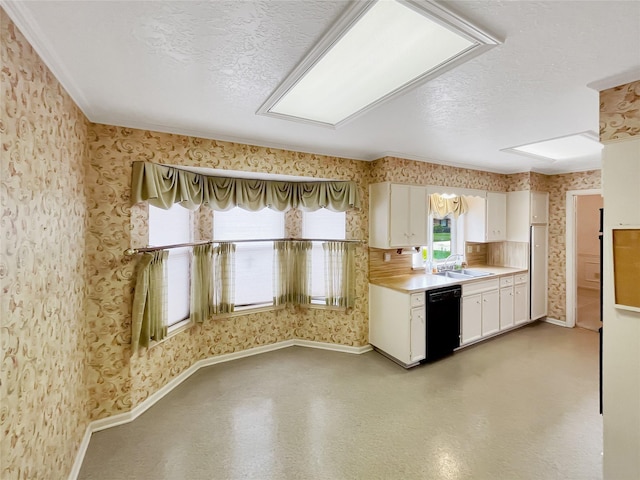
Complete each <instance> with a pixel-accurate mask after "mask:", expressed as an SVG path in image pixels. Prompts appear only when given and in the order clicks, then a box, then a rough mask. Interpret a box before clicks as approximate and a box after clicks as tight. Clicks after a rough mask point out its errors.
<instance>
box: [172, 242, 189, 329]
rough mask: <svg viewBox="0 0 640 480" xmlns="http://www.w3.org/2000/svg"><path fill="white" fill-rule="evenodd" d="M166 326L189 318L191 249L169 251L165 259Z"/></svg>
mask: <svg viewBox="0 0 640 480" xmlns="http://www.w3.org/2000/svg"><path fill="white" fill-rule="evenodd" d="M167 277H168V281H167V283H168V286H167V311H168V315H167V325H168V326H171V325H173V324H174V323H178V322H180V321H182V320H184V319H185V318H187V317H188V316H189V309H190V305H189V298H190V295H191V292H190V287H191V249H190V248H189V247H187V248H176V249H173V250H169V258H168V259H167Z"/></svg>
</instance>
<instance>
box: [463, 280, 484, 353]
mask: <svg viewBox="0 0 640 480" xmlns="http://www.w3.org/2000/svg"><path fill="white" fill-rule="evenodd" d="M481 338H482V294H480V293H478V294H476V295H468V296H466V297H462V322H461V325H460V344H461V345H465V344H467V343H471V342H475V341H476V340H480V339H481Z"/></svg>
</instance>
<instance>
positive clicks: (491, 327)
mask: <svg viewBox="0 0 640 480" xmlns="http://www.w3.org/2000/svg"><path fill="white" fill-rule="evenodd" d="M499 331H500V298H499V293H498V290H492V291H490V292H485V293H483V294H482V336H483V337H488V336H489V335H493V334H494V333H498V332H499Z"/></svg>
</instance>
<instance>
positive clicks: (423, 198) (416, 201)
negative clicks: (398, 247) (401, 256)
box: [409, 186, 427, 247]
mask: <svg viewBox="0 0 640 480" xmlns="http://www.w3.org/2000/svg"><path fill="white" fill-rule="evenodd" d="M409 215H410V216H409V242H410V245H411V246H414V247H419V246H422V245H426V244H427V189H426V188H425V187H415V186H412V187H409Z"/></svg>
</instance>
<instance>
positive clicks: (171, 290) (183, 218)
mask: <svg viewBox="0 0 640 480" xmlns="http://www.w3.org/2000/svg"><path fill="white" fill-rule="evenodd" d="M190 241H191V212H190V211H189V210H187V209H186V208H184V207H181V206H180V205H178V204H175V205H173V206H172V207H171V208H170V209H169V210H163V209H162V208H157V207H154V206H152V205H149V245H151V246H156V247H157V246H162V245H174V244H177V243H188V242H190ZM167 284H168V285H167V326H171V325H173V324H175V323H178V322H180V321H182V320H184V319H186V318H188V317H189V299H190V295H191V292H190V288H191V249H190V248H189V247H186V248H174V249H171V250H169V258H168V259H167Z"/></svg>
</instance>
